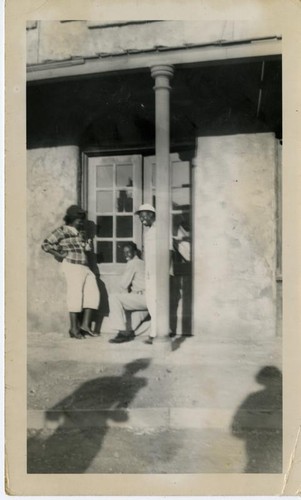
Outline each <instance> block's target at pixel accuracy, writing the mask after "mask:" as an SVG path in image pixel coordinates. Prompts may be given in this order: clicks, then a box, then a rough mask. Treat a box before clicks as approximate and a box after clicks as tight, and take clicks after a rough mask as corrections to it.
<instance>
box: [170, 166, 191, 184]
mask: <svg viewBox="0 0 301 500" xmlns="http://www.w3.org/2000/svg"><path fill="white" fill-rule="evenodd" d="M189 184H190V175H189V162H188V161H187V162H185V163H184V162H179V163H173V164H172V186H173V187H182V186H187V185H189Z"/></svg>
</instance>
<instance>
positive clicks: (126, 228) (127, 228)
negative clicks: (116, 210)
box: [116, 215, 133, 238]
mask: <svg viewBox="0 0 301 500" xmlns="http://www.w3.org/2000/svg"><path fill="white" fill-rule="evenodd" d="M116 236H117V237H118V238H131V237H132V236H133V217H129V216H127V215H126V216H124V217H123V216H117V233H116Z"/></svg>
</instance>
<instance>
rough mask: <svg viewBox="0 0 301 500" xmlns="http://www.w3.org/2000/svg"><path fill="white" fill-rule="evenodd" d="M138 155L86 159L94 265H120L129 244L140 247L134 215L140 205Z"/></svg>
mask: <svg viewBox="0 0 301 500" xmlns="http://www.w3.org/2000/svg"><path fill="white" fill-rule="evenodd" d="M141 169H142V162H141V156H139V155H132V156H111V157H110V156H109V157H101V156H91V157H88V158H87V162H86V170H87V173H86V175H87V177H88V182H87V186H88V193H89V195H88V203H87V206H88V217H89V219H90V220H93V221H94V223H95V240H96V245H95V247H96V254H97V262H98V263H99V264H118V263H124V261H123V253H122V248H123V245H124V244H125V243H127V242H129V241H135V243H136V244H137V245H138V246H141V224H140V223H139V220H138V218H137V217H136V216H135V215H134V212H135V210H136V209H137V208H138V206H139V205H140V203H141Z"/></svg>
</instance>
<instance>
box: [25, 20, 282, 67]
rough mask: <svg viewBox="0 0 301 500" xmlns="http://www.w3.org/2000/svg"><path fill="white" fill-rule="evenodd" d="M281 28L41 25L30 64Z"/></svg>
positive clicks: (31, 42) (246, 24) (30, 39)
mask: <svg viewBox="0 0 301 500" xmlns="http://www.w3.org/2000/svg"><path fill="white" fill-rule="evenodd" d="M278 24H279V21H278ZM278 24H277V19H276V20H275V19H270V22H269V21H268V20H267V19H265V20H264V22H263V21H262V19H261V17H260V16H259V17H258V19H257V20H256V22H251V21H242V20H239V21H234V20H231V21H211V22H208V21H206V22H204V21H203V22H202V21H166V22H164V23H163V22H154V23H149V24H141V25H139V24H135V25H126V26H117V27H107V28H103V27H99V28H97V27H95V26H97V23H91V22H90V23H87V22H86V21H74V22H67V23H62V22H60V21H39V22H38V24H37V27H36V28H35V29H29V30H27V53H28V61H27V62H28V64H36V63H37V62H38V63H43V62H46V61H60V60H64V59H68V58H70V57H93V56H94V57H95V56H97V55H98V54H103V53H108V54H110V53H119V52H120V53H124V51H126V50H150V49H154V48H155V47H158V46H165V47H176V46H183V45H186V44H189V43H192V44H207V43H212V42H218V41H220V40H223V41H233V40H241V39H244V40H245V39H248V38H252V37H253V38H256V37H264V36H271V35H279V34H280V30H279V26H278ZM93 25H94V27H93V29H91V26H93ZM37 33H39V35H38V34H37Z"/></svg>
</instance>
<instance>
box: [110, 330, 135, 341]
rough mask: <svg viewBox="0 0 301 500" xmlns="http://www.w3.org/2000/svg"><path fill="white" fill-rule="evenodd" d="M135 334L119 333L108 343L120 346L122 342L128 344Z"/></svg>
mask: <svg viewBox="0 0 301 500" xmlns="http://www.w3.org/2000/svg"><path fill="white" fill-rule="evenodd" d="M134 338H135V334H134V332H128V333H127V334H126V333H124V332H119V333H118V334H117V336H116V337H115V338H114V339H110V340H109V342H110V343H111V344H122V343H123V342H130V341H131V340H134Z"/></svg>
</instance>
